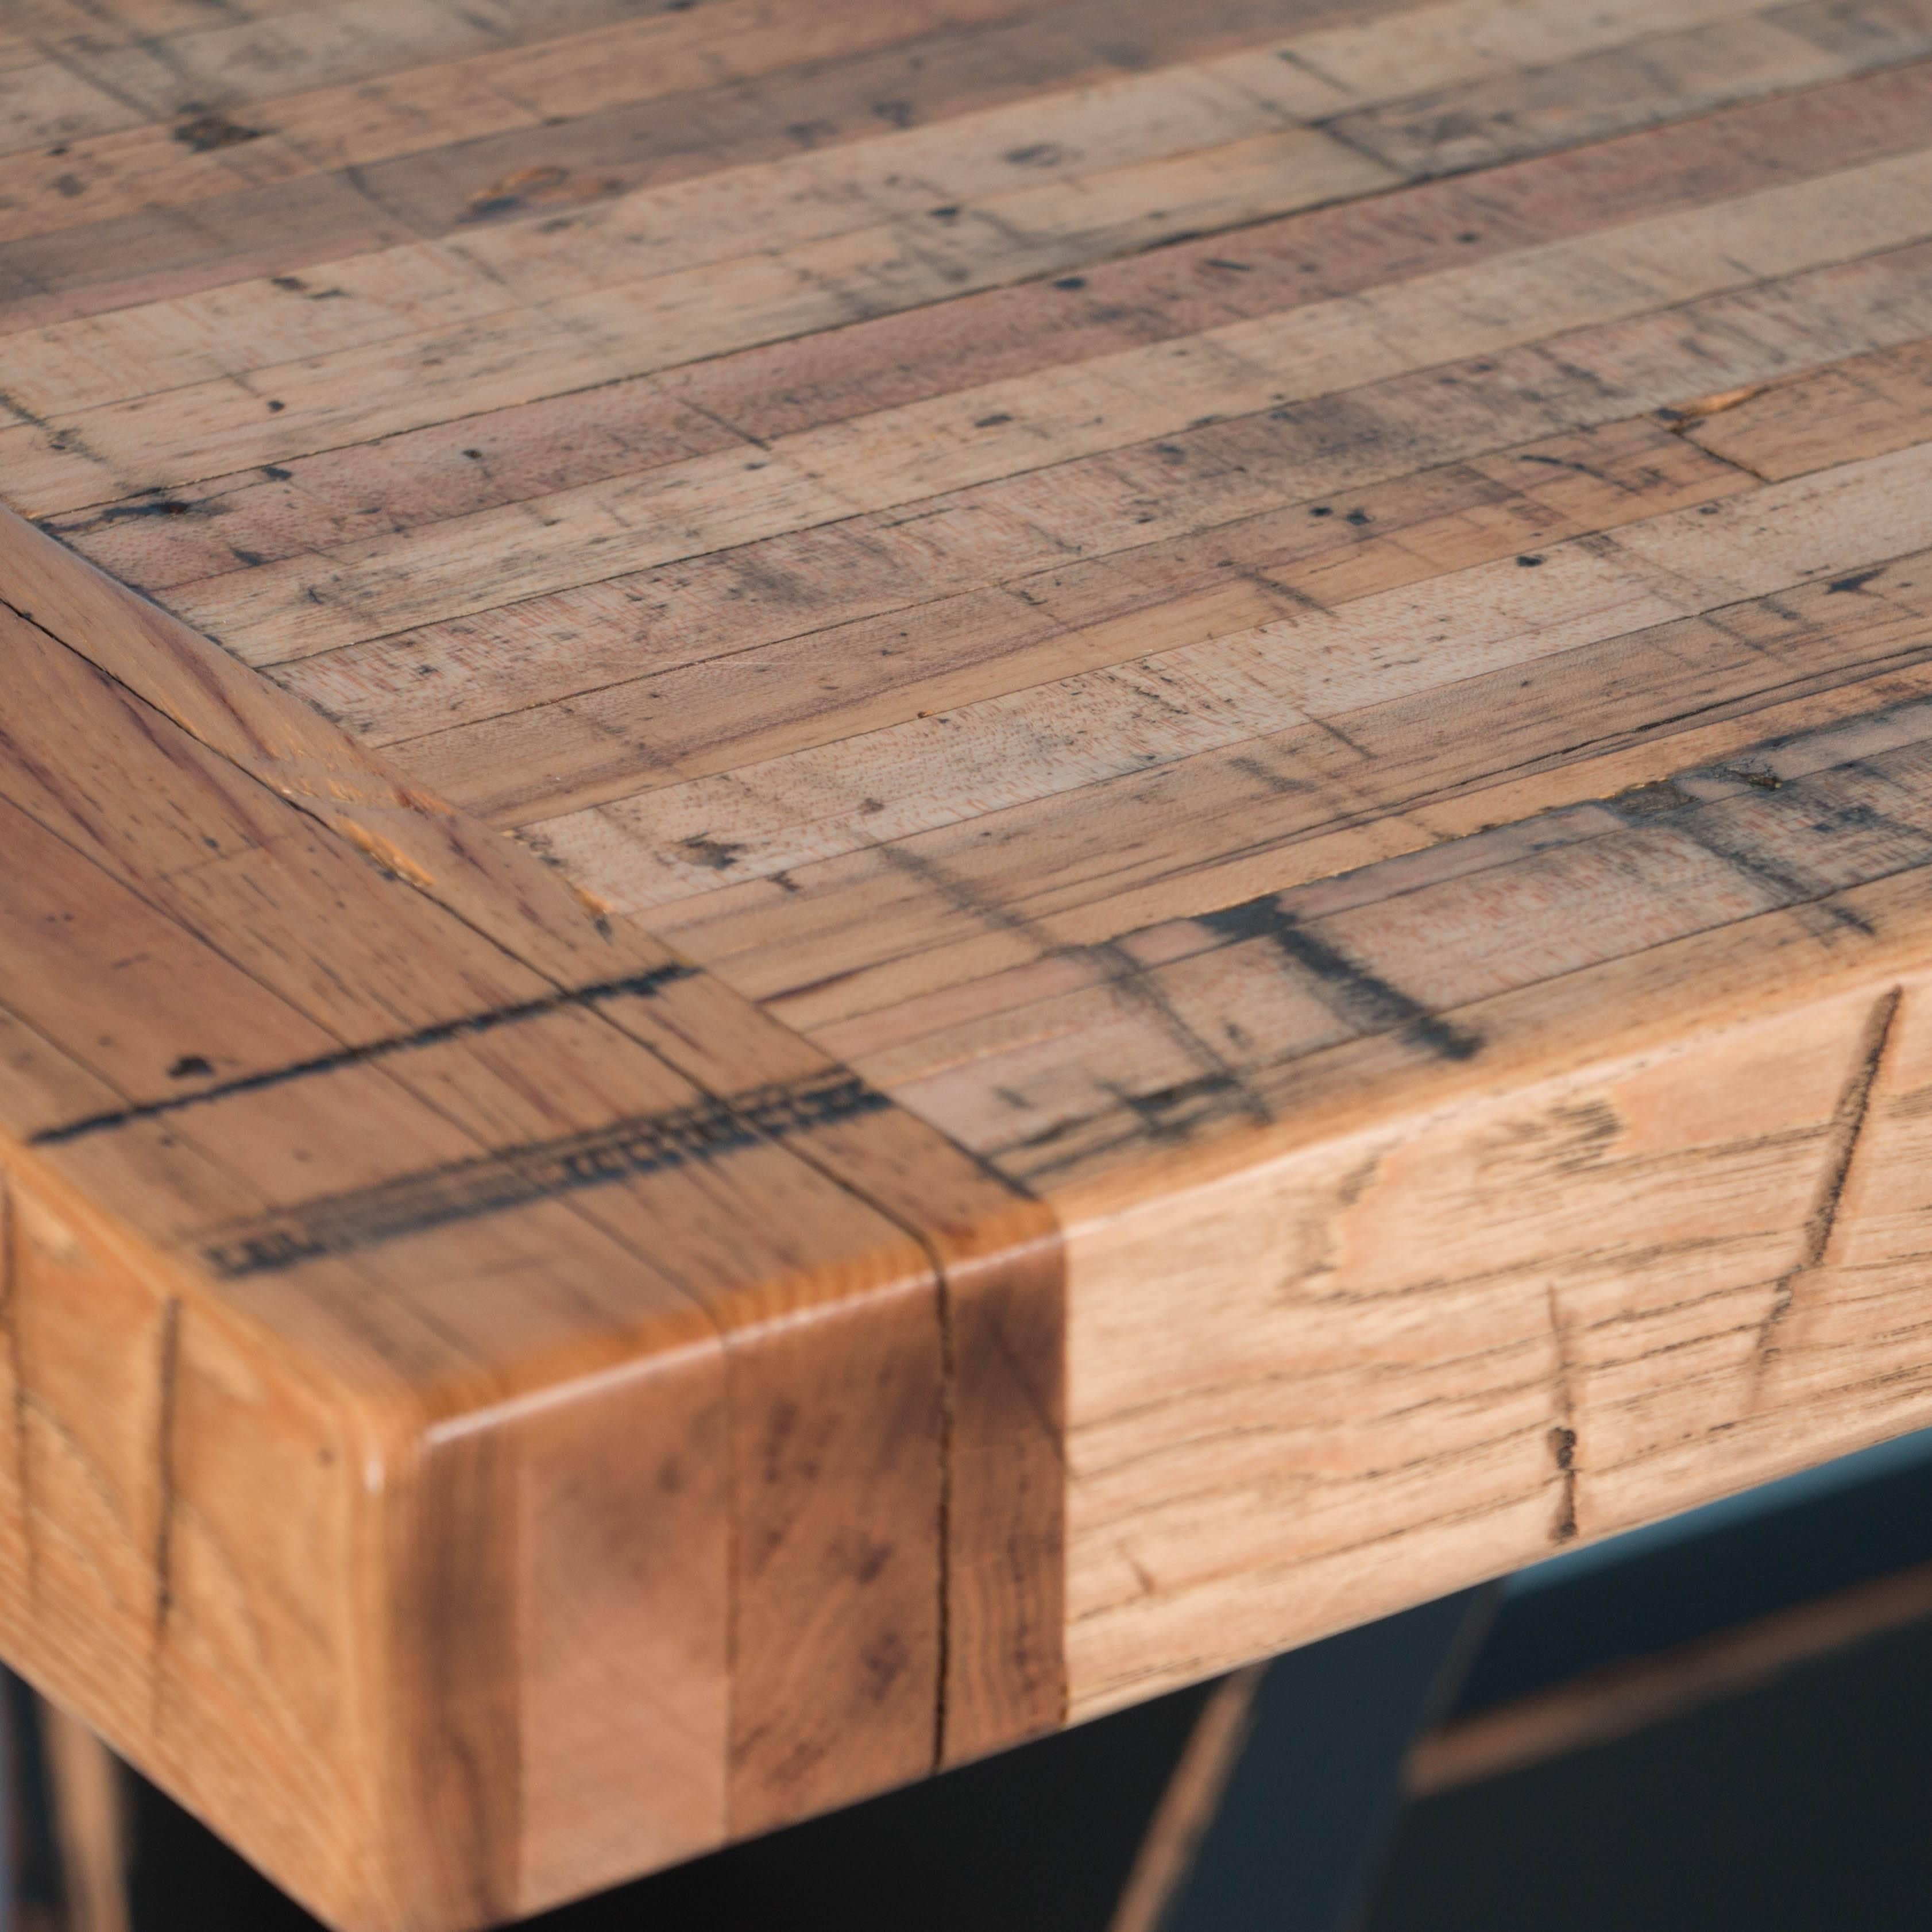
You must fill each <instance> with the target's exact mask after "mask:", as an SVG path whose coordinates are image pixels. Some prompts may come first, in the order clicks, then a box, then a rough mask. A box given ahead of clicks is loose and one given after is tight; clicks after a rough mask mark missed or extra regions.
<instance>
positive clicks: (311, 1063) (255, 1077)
mask: <svg viewBox="0 0 1932 1932" xmlns="http://www.w3.org/2000/svg"><path fill="white" fill-rule="evenodd" d="M696 972H697V968H695V967H694V966H685V965H678V964H676V963H673V964H672V965H665V966H657V967H653V968H652V969H651V971H649V972H648V973H637V974H632V975H631V977H628V979H622V980H604V981H602V982H601V983H599V984H598V985H596V986H580V987H579V988H577V990H576V991H575V992H568V993H552V994H550V995H547V996H546V997H545V998H542V999H540V1000H525V1001H522V1002H521V1003H520V1004H518V1005H516V1006H513V1007H497V1008H496V1010H495V1011H494V1012H492V1013H474V1014H472V1015H471V1016H469V1017H468V1018H467V1019H460V1020H445V1021H443V1022H441V1023H440V1025H436V1026H431V1027H424V1028H421V1029H420V1030H419V1031H417V1032H415V1033H410V1034H399V1035H398V1036H396V1037H393V1038H391V1039H389V1040H371V1042H370V1043H368V1045H366V1046H346V1047H344V1048H343V1049H341V1052H337V1053H325V1054H322V1055H318V1056H317V1058H315V1059H314V1060H304V1061H297V1062H296V1064H295V1065H294V1066H293V1067H276V1068H275V1069H274V1070H272V1071H271V1072H269V1073H247V1074H244V1075H242V1076H241V1077H240V1078H239V1079H234V1080H224V1081H223V1082H221V1083H220V1085H218V1086H214V1087H204V1088H202V1089H201V1091H199V1093H195V1094H179V1095H176V1096H175V1097H172V1098H170V1099H169V1100H150V1101H148V1103H145V1105H144V1106H136V1107H123V1108H121V1109H118V1110H117V1111H116V1112H113V1113H111V1114H90V1115H89V1116H88V1117H87V1118H86V1119H85V1120H82V1121H69V1122H68V1124H67V1125H66V1126H65V1127H49V1128H46V1130H44V1131H43V1132H42V1133H37V1134H36V1135H34V1136H33V1140H34V1145H36V1146H37V1147H57V1146H58V1145H61V1144H62V1142H67V1141H77V1140H80V1139H83V1138H84V1137H85V1136H87V1135H89V1134H98V1133H106V1132H107V1131H108V1130H110V1129H111V1128H114V1127H125V1126H126V1125H127V1124H128V1123H129V1122H130V1121H150V1120H153V1119H154V1118H156V1117H157V1115H164V1114H178V1113H179V1112H181V1109H183V1108H184V1107H205V1106H208V1105H209V1104H210V1103H212V1102H214V1101H216V1100H226V1099H227V1098H228V1097H229V1095H230V1094H253V1093H258V1092H260V1091H261V1090H262V1089H263V1088H269V1087H284V1086H287V1085H288V1083H289V1082H290V1081H292V1080H306V1079H310V1078H311V1077H312V1076H314V1075H316V1074H319V1073H335V1072H336V1071H338V1070H339V1069H341V1068H342V1067H359V1066H362V1064H365V1062H367V1061H372V1060H386V1059H388V1058H389V1057H390V1055H392V1054H398V1053H410V1052H415V1051H416V1050H417V1049H419V1048H422V1047H426V1046H441V1045H442V1044H443V1043H444V1042H445V1041H446V1040H467V1039H470V1038H472V1037H474V1036H475V1035H476V1034H482V1033H492V1032H494V1031H495V1030H496V1028H498V1027H503V1026H514V1025H516V1024H517V1022H519V1021H521V1020H529V1019H539V1018H541V1016H543V1015H544V1014H545V1013H556V1012H557V1011H559V1010H560V1009H562V1008H563V1007H586V1006H590V1005H592V1004H595V1002H596V1001H598V1000H611V999H617V998H622V996H624V995H626V994H630V995H645V996H649V995H651V994H653V993H655V992H657V990H658V989H659V988H660V987H661V986H669V985H670V984H671V983H673V981H675V980H688V979H690V978H691V977H694V975H695V974H696ZM168 1071H169V1074H170V1075H171V1076H172V1077H173V1078H174V1079H177V1080H185V1079H193V1077H194V1076H196V1074H197V1073H212V1072H213V1071H214V1069H213V1068H212V1067H211V1066H210V1065H209V1064H208V1061H207V1060H206V1059H205V1058H204V1057H203V1056H202V1055H199V1054H188V1055H184V1056H183V1057H182V1058H181V1059H179V1060H178V1061H175V1064H174V1065H173V1066H172V1067H169V1070H168Z"/></svg>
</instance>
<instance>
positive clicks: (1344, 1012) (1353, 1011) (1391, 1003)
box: [1196, 893, 1483, 1060]
mask: <svg viewBox="0 0 1932 1932" xmlns="http://www.w3.org/2000/svg"><path fill="white" fill-rule="evenodd" d="M1196 924H1197V925H1200V926H1206V927H1207V928H1208V930H1209V931H1210V932H1214V933H1216V934H1218V935H1220V937H1221V938H1223V939H1227V940H1231V941H1238V940H1244V939H1266V940H1271V941H1273V942H1274V945H1275V947H1277V950H1279V951H1280V953H1282V954H1283V956H1284V957H1286V958H1287V959H1291V960H1292V961H1293V962H1294V963H1295V965H1298V966H1299V967H1301V968H1302V969H1303V970H1304V971H1305V972H1307V973H1309V974H1313V977H1314V978H1315V980H1316V983H1317V984H1318V985H1319V986H1320V987H1321V989H1322V992H1323V993H1324V995H1325V996H1326V998H1327V1000H1328V1004H1330V1005H1331V1006H1332V1007H1334V1009H1335V1011H1336V1013H1337V1016H1338V1017H1339V1018H1340V1019H1344V1020H1346V1021H1347V1022H1349V1025H1352V1026H1355V1027H1359V1028H1361V1029H1362V1031H1364V1032H1367V1033H1393V1032H1400V1033H1401V1034H1403V1035H1404V1036H1405V1037H1407V1038H1409V1039H1410V1040H1414V1041H1415V1042H1416V1043H1417V1044H1418V1046H1426V1047H1427V1048H1428V1049H1429V1050H1430V1052H1432V1053H1434V1054H1437V1055H1440V1056H1441V1057H1442V1058H1443V1059H1445V1060H1473V1059H1474V1058H1475V1057H1476V1055H1478V1053H1480V1052H1481V1051H1482V1047H1483V1043H1482V1041H1481V1040H1480V1039H1479V1038H1478V1037H1477V1036H1476V1035H1475V1034H1472V1033H1469V1032H1467V1031H1465V1030H1464V1029H1463V1028H1461V1027H1459V1026H1457V1025H1454V1024H1453V1023H1452V1022H1450V1021H1448V1020H1445V1019H1442V1018H1440V1017H1439V1016H1437V1015H1436V1014H1434V1013H1431V1012H1430V1011H1429V1010H1428V1009H1427V1007H1424V1006H1423V1005H1422V1004H1421V1003H1420V1002H1419V1001H1415V1000H1412V999H1411V998H1409V995H1407V994H1406V993H1405V992H1403V991H1402V990H1401V989H1400V987H1397V986H1391V985H1390V984H1389V983H1388V981H1387V980H1384V979H1382V978H1380V977H1379V976H1378V975H1376V974H1373V973H1372V972H1370V971H1369V970H1368V968H1367V967H1365V966H1361V965H1357V964H1356V962H1355V961H1354V960H1352V959H1350V958H1349V956H1348V955H1347V954H1346V953H1344V952H1343V951H1342V950H1341V949H1340V947H1337V946H1332V945H1331V944H1329V942H1328V941H1327V940H1325V939H1323V938H1320V937H1319V935H1316V934H1315V933H1313V932H1310V930H1309V929H1308V928H1307V926H1304V925H1303V924H1302V923H1301V922H1300V921H1299V920H1298V919H1296V918H1295V915H1294V914H1293V913H1288V912H1284V911H1283V910H1282V909H1281V907H1280V906H1279V905H1277V904H1276V903H1275V898H1274V895H1273V894H1272V893H1270V894H1268V895H1267V896H1266V897H1265V898H1259V899H1250V900H1249V901H1248V902H1247V904H1245V905H1237V906H1228V907H1224V908H1223V910H1221V911H1220V912H1211V913H1201V914H1199V915H1197V917H1196Z"/></svg>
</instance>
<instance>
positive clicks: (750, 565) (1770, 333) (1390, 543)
mask: <svg viewBox="0 0 1932 1932" xmlns="http://www.w3.org/2000/svg"><path fill="white" fill-rule="evenodd" d="M0 498H4V500H5V503H6V504H7V505H10V508H11V509H12V510H13V511H17V512H18V513H19V514H18V517H17V518H10V519H8V520H7V521H6V522H5V525H4V527H0V599H4V602H5V610H0V664H4V666H5V685H4V690H5V698H4V709H3V710H0V1132H4V1134H5V1137H6V1138H5V1157H4V1169H5V1176H6V1180H5V1223H4V1225H5V1229H6V1234H5V1247H4V1255H5V1268H4V1280H5V1311H6V1319H5V1335H6V1341H7V1346H6V1349H5V1351H4V1352H0V1378H3V1379H4V1380H5V1384H6V1393H7V1399H8V1403H9V1405H10V1413H11V1415H12V1416H13V1426H12V1427H11V1429H10V1430H0V1646H4V1648H5V1652H6V1654H7V1656H8V1658H9V1659H10V1661H13V1662H15V1663H17V1664H18V1665H19V1666H20V1667H22V1668H23V1669H24V1670H26V1671H27V1672H28V1673H29V1674H30V1675H31V1676H33V1677H34V1679H35V1680H36V1681H37V1682H39V1683H40V1685H42V1686H43V1688H46V1689H47V1690H48V1691H50V1692H51V1693H52V1694H54V1695H55V1696H56V1697H58V1698H60V1699H61V1700H63V1701H64V1702H65V1703H66V1704H67V1705H68V1706H70V1707H71V1708H73V1709H76V1710H77V1711H79V1712H81V1713H82V1714H83V1715H84V1716H86V1718H88V1719H89V1721H91V1722H92V1723H94V1724H96V1725H97V1726H98V1727H100V1728H101V1729H102V1730H104V1731H105V1732H106V1733H107V1735H108V1736H109V1737H110V1739H111V1740H112V1741H113V1743H114V1744H115V1745H116V1747H117V1748H119V1749H121V1750H122V1751H124V1752H125V1753H126V1754H127V1755H128V1756H130V1757H131V1758H133V1760H135V1761H136V1763H139V1765H140V1766H142V1769H145V1770H146V1771H148V1772H149V1773H150V1774H151V1775H154V1777H156V1778H158V1779H159V1780H160V1781H161V1782H162V1783H163V1784H165V1785H166V1786H167V1787H169V1789H170V1790H173V1791H175V1793H178V1795H180V1796H182V1797H183V1798H184V1799H185V1800H186V1802H188V1803H190V1805H193V1806H194V1807H195V1808H196V1809H197V1810H198V1811H200V1812H201V1813H202V1814H203V1815H204V1816H205V1817H208V1818H209V1819H211V1820H212V1821H213V1822H214V1823H216V1824H217V1826H219V1827H220V1829H223V1831H225V1832H227V1833H228V1834H229V1835H230V1836H231V1837H232V1838H233V1839H234V1840H235V1841H236V1842H237V1843H239V1845H240V1846H242V1848H243V1849H245V1850H246V1851H248V1852H249V1853H250V1854H251V1855H253V1856H254V1857H255V1858H257V1859H258V1860H260V1861H261V1862H262V1863H263V1864H264V1865H265V1866H266V1867H268V1869H269V1870H271V1871H272V1873H274V1874H275V1876H277V1877H278V1879H281V1880H282V1882H284V1883H285V1884H287V1885H290V1887H292V1888H293V1889H294V1890H295V1891H296V1892H297V1893H298V1894H299V1895H300V1896H302V1897H303V1898H304V1899H305V1900H308V1902H310V1903H312V1904H313V1905H314V1906H316V1908H317V1909H319V1910H320V1911H321V1912H323V1913H324V1914H325V1915H326V1916H329V1917H331V1918H333V1919H335V1921H338V1923H340V1924H343V1925H344V1926H350V1927H365V1926H367V1927H372V1928H374V1927H382V1928H387V1927H398V1928H422V1932H441V1928H444V1927H457V1926H466V1925H472V1924H480V1923H482V1922H484V1921H487V1920H490V1919H492V1918H502V1917H505V1916H507V1915H511V1914H512V1913H514V1912H524V1911H529V1910H532V1909H537V1908H538V1907H540V1906H542V1905H544V1904H545V1903H548V1902H550V1901H551V1900H555V1899H558V1898H560V1897H565V1896H567V1895H569V1894H571V1893H573V1892H576V1891H583V1890H584V1889H586V1888H590V1887H592V1886H595V1885H599V1884H601V1883H604V1882H609V1881H610V1880H613V1879H616V1878H618V1877H620V1876H624V1875H625V1874H627V1873H631V1872H634V1871H636V1870H641V1869H643V1868H646V1867H649V1866H650V1865H652V1864H660V1863H663V1862H665V1861H669V1860H671V1859H674V1858H679V1857H682V1856H684V1855H688V1854H690V1853H691V1852H695V1851H697V1850H700V1849H703V1848H705V1847H706V1846H710V1845H713V1844H715V1843H719V1842H721V1841H724V1839H726V1838H729V1837H730V1836H733V1835H742V1834H745V1833H748V1832H754V1831H757V1830H759V1829H763V1828H765V1827H767V1826H771V1825H772V1824H775V1823H779V1822H781V1821H782V1820H786V1819H788V1818H793V1817H799V1816H802V1815H805V1814H808V1813H809V1812H811V1811H814V1810H817V1809H820V1808H823V1807H825V1806H827V1805H834V1804H836V1803H839V1802H843V1801H844V1800H846V1799H850V1798H852V1797H854V1796H858V1795H859V1794H861V1793H864V1792H867V1791H869V1790H877V1789H878V1788H880V1787H883V1786H885V1785H887V1784H892V1783H894V1782H896V1781H902V1780H904V1779H907V1778H913V1777H916V1776H919V1775H922V1774H923V1773H925V1772H928V1771H929V1770H930V1769H932V1768H934V1767H935V1766H937V1765H941V1764H944V1763H950V1762H954V1761H956V1760H959V1759H961V1758H963V1757H970V1756H973V1755H975V1754H980V1753H983V1752H985V1751H991V1750H994V1749H996V1748H999V1747H1000V1746H1001V1745H1004V1744H1006V1743H1008V1742H1013V1740H1015V1739H1018V1738H1019V1737H1021V1736H1025V1735H1028V1733H1031V1732H1034V1731H1036V1730H1040V1729H1041V1728H1043V1727H1050V1726H1052V1725H1053V1724H1058V1723H1059V1722H1061V1721H1064V1720H1065V1719H1066V1718H1068V1717H1070V1716H1071V1717H1074V1718H1078V1717H1081V1716H1085V1715H1091V1714H1093V1713H1095V1712H1100V1711H1103V1710H1105V1709H1109V1708H1112V1707H1113V1706H1117V1705H1119V1704H1121V1703H1124V1702H1127V1701H1130V1700H1133V1699H1135V1698H1137V1697H1143V1696H1145V1695H1148V1694H1152V1693H1154V1692H1155V1691H1159V1690H1161V1689H1163V1688H1167V1687H1169V1686H1171V1685H1175V1684H1178V1683H1180V1682H1184V1681H1187V1680H1188V1679H1192V1678H1196V1677H1199V1676H1204V1675H1205V1674H1207V1673H1211V1672H1213V1671H1216V1670H1221V1669H1224V1668H1227V1667H1232V1666H1234V1665H1236V1664H1241V1663H1242V1662H1244V1661H1249V1660H1251V1659H1253V1658H1256V1657H1258V1656H1259V1655H1263V1654H1265V1653H1266V1652H1268V1651H1271V1650H1273V1649H1279V1648H1281V1647H1283V1646H1287V1645H1289V1644H1292V1643H1296V1642H1298V1641H1301V1640H1307V1639H1309V1638H1312V1637H1316V1636H1319V1635H1321V1634H1325V1633H1326V1632H1328V1631H1333V1630H1336V1629H1338V1628H1343V1627H1345V1626H1346V1625H1349V1624H1352V1623H1353V1622H1358V1621H1360V1620H1361V1619H1365V1618H1368V1617H1371V1616H1376V1615H1379V1614H1382V1613H1386V1612H1389V1611H1391V1610H1396V1609H1398V1608H1400V1607H1403V1606H1404V1605H1406V1604H1411V1603H1413V1602H1415V1601H1418V1600H1420V1599H1421V1598H1426V1597H1428V1596H1430V1595H1435V1594H1437V1593H1439V1592H1444V1591H1446V1590H1448V1589H1453V1588H1456V1587H1458V1586H1463V1585H1465V1584H1467V1583H1470V1582H1472V1581H1474V1580H1476V1579H1478V1578H1479V1577H1484V1576H1486V1575H1492V1574H1498V1573H1499V1572H1501V1571H1505V1570H1508V1569H1509V1568H1512V1567H1514V1566H1515V1565H1518V1564H1520V1563H1522V1562H1526V1561H1527V1560H1529V1559H1533V1558H1534V1557H1535V1556H1537V1555H1538V1554H1539V1553H1542V1552H1544V1551H1546V1550H1549V1549H1550V1548H1551V1547H1554V1546H1556V1545H1559V1544H1564V1543H1566V1542H1568V1541H1570V1540H1571V1539H1573V1538H1578V1537H1589V1536H1595V1535H1602V1534H1605V1533H1607V1532H1611V1531H1614V1530H1616V1529H1619V1528H1622V1527H1625V1526H1629V1525H1631V1524H1634V1523H1640V1522H1643V1521H1646V1520H1650V1519H1652V1518H1654V1517H1657V1516H1658V1515H1661V1514H1664V1513H1667V1512H1668V1511H1673V1510H1676V1509H1678V1508H1683V1507H1685V1506H1687V1505H1691V1504H1693V1503H1696V1502H1701V1501H1703V1500H1705V1499H1708V1498H1709V1497H1712V1496H1716V1495H1718V1494H1720V1493H1723V1492H1724V1491H1727V1490H1732V1489H1735V1488H1736V1487H1740V1486H1742V1485H1744V1484H1748V1483H1750V1482H1752V1481H1757V1480H1760V1479H1761V1478H1765V1477H1768V1476H1770V1475H1775V1474H1778V1473H1780V1472H1783V1471H1786V1470H1788V1469H1793V1468H1796V1467H1797V1466H1801V1465H1802V1464H1805V1463H1809V1462H1811V1461H1814V1460H1819V1459H1820V1458H1822V1457H1826V1456H1828V1455H1830V1454H1835V1453H1836V1452H1838V1451H1841V1450H1844V1449H1849V1448H1855V1447H1857V1446H1858V1445H1861V1444H1864V1443H1865V1442H1870V1441H1873V1440H1875V1439H1878V1438H1880V1437H1882V1436H1887V1435H1889V1434H1893V1433H1897V1432H1899V1431H1901V1430H1906V1429H1909V1428H1911V1427H1917V1426H1921V1425H1923V1424H1927V1423H1932V1299H1928V1293H1927V1287H1928V1284H1927V1255H1928V1253H1932V1234H1928V1232H1927V1230H1928V1229H1932V1219H1928V1216H1932V1193H1928V1184H1927V1181H1925V1179H1924V1175H1926V1173H1927V1172H1928V1168H1927V1148H1926V1145H1925V1142H1926V1138H1927V1134H1928V1133H1932V1129H1928V1128H1927V1126H1926V1122H1927V1121H1928V1119H1932V1018H1928V1014H1932V1007H1928V1005H1927V999H1928V992H1927V981H1928V978H1932V899H1928V895H1927V889H1926V888H1927V882H1928V879H1932V873H1928V871H1927V867H1928V865H1932V516H1928V505H1932V6H1928V5H1926V4H1924V0H1832V4H1829V5H1826V4H1824V3H1823V0H1799V4H1787V5H1777V6H1770V7H1766V6H1763V5H1754V4H1751V0H1669V4H1665V0H1605V4H1603V5H1598V6H1595V7H1589V8H1582V7H1576V6H1574V5H1571V4H1569V0H1437V4H1432V5H1403V4H1401V0H1374V3H1373V4H1365V0H1355V4H1343V0H1327V3H1326V4H1325V0H1212V4H1203V5H1194V6H1188V7H1175V6H1173V5H1170V4H1167V0H1160V4H1156V3H1155V0H1105V4H1102V3H1101V0H1062V4H1058V5H1046V4H1041V0H828V3H827V4H823V5H811V6H806V5H802V4H793V0H702V4H697V5H691V4H688V0H686V4H682V5H679V4H673V5H667V6H659V5H649V6H640V5H633V4H626V0H482V4H481V5H477V4H468V5H464V6H463V7H457V6H455V5H451V4H447V0H385V4H383V5H381V6H371V5H364V4H361V0H353V4H340V5H338V4H333V0H331V4H314V0H245V4H237V5H233V6H230V7H224V8H223V9H222V10H220V13H219V14H218V15H217V13H213V12H211V11H209V10H207V9H205V8H203V7H199V6H198V5H191V4H189V0H90V4H89V5H88V6H87V7H85V8H84V9H83V8H82V7H79V6H77V5H72V4H71V0H22V4H20V5H18V6H17V7H14V8H13V9H12V10H10V11H9V13H7V18H6V19H5V21H0ZM34 525H37V526H38V528H37V529H35V528H34V527H33V526H34ZM97 567H98V568H97ZM115 579H118V580H121V581H120V582H119V583H116V582H115ZM123 586H132V588H131V589H128V588H124V587H123ZM136 593H139V594H136ZM150 600H151V601H150Z"/></svg>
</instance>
